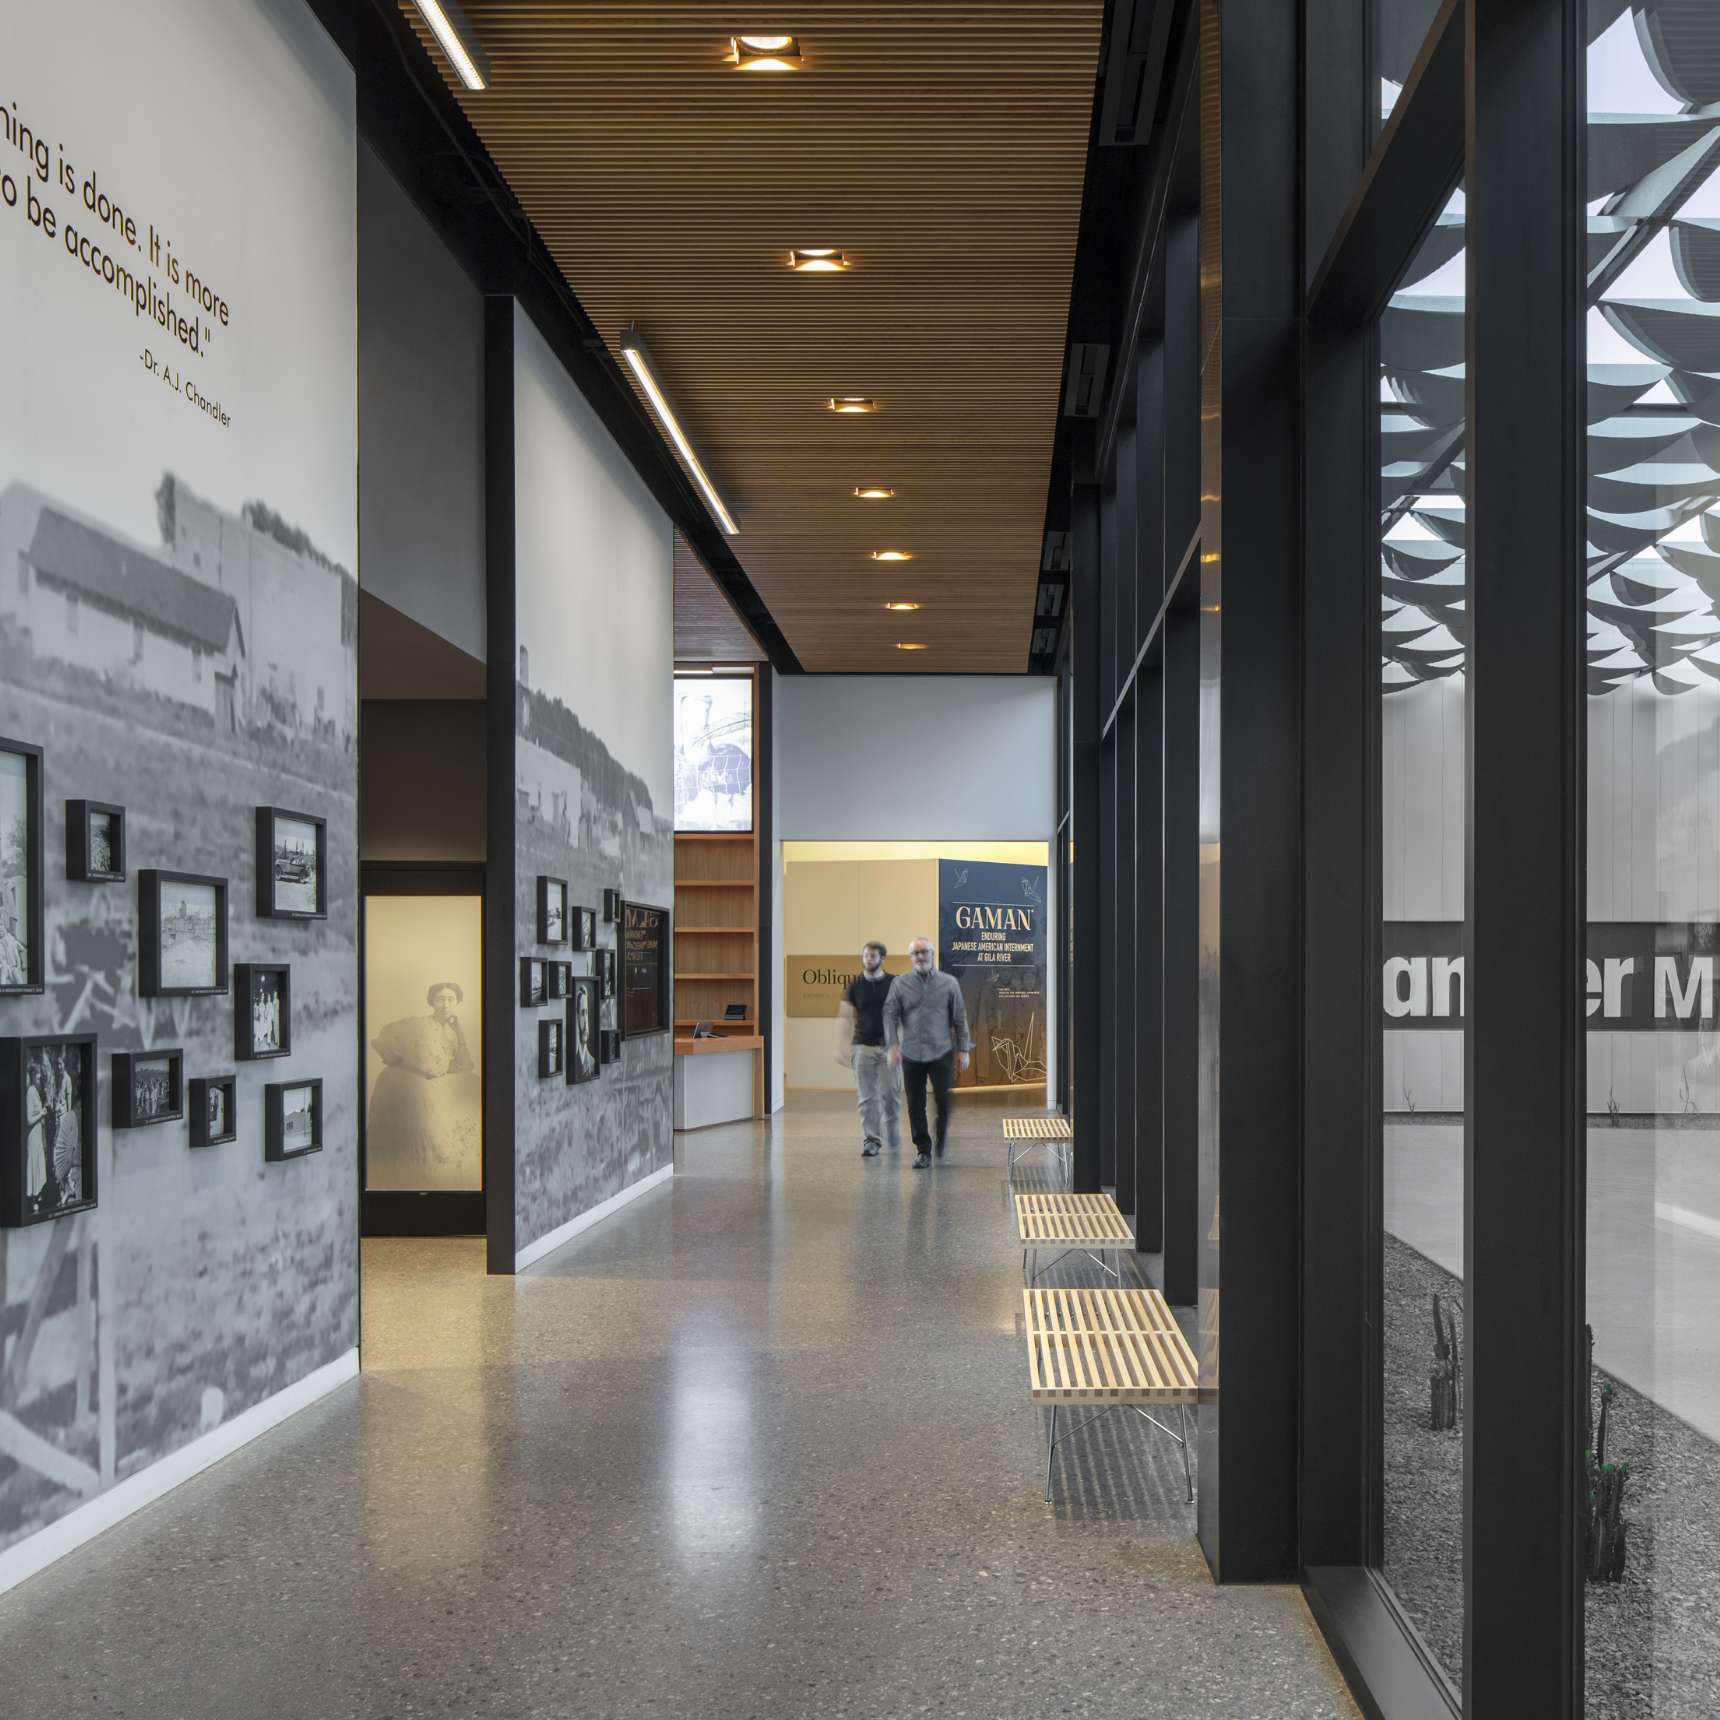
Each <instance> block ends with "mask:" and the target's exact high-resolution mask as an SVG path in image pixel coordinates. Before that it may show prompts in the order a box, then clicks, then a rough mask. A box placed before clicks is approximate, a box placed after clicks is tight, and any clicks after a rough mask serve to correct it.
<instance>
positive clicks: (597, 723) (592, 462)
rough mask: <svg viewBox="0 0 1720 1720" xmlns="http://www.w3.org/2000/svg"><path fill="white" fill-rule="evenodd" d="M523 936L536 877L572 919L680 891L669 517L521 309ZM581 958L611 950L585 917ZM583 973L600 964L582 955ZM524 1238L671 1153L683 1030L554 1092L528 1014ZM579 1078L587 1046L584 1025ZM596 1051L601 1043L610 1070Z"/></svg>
mask: <svg viewBox="0 0 1720 1720" xmlns="http://www.w3.org/2000/svg"><path fill="white" fill-rule="evenodd" d="M514 346H515V364H514V381H515V400H514V419H515V426H516V438H515V445H516V448H517V449H518V451H519V452H518V473H517V478H516V484H515V496H516V532H515V539H516V564H515V565H516V573H515V594H516V606H517V614H516V631H517V636H518V640H519V642H520V647H519V651H518V660H517V663H516V671H517V681H518V686H517V699H518V704H517V721H516V725H515V729H516V732H515V737H514V784H515V790H516V794H515V805H516V807H517V809H518V810H517V813H516V825H515V839H516V843H517V848H518V858H517V861H516V867H515V874H516V877H517V879H518V883H517V886H516V888H517V892H518V894H517V897H516V905H515V907H516V923H517V927H518V945H517V947H518V948H519V949H521V950H529V949H531V948H532V947H533V945H534V944H535V943H537V942H538V941H539V940H538V937H537V930H538V928H537V924H536V922H537V917H538V916H537V908H538V903H537V901H536V899H535V891H536V882H537V879H538V877H539V876H540V875H543V876H548V877H553V878H560V879H565V880H566V881H567V894H566V897H565V901H566V903H567V905H568V907H569V909H570V911H571V910H572V909H574V908H575V907H579V905H581V904H588V905H589V904H597V903H602V902H604V900H605V892H606V891H609V892H617V891H618V892H619V894H620V895H622V896H627V897H632V898H634V899H636V900H640V901H647V902H668V901H671V900H673V893H674V831H673V825H672V815H673V807H674V718H673V683H674V617H673V540H672V536H671V530H670V525H669V521H668V519H667V517H666V516H665V515H664V513H663V511H662V509H661V508H660V507H659V506H658V505H657V503H656V501H655V500H654V499H653V497H652V496H651V495H650V493H649V492H648V491H647V490H646V489H645V487H644V485H643V484H642V483H641V482H640V481H639V479H638V477H637V475H636V474H635V473H634V472H633V470H632V468H631V467H630V466H629V465H628V463H627V462H626V460H625V459H624V458H623V457H622V455H621V453H620V451H619V450H618V449H617V448H616V447H615V445H614V444H613V442H611V440H610V438H609V435H608V432H607V431H606V430H605V429H604V428H603V427H602V425H601V424H600V423H599V421H598V419H597V417H596V415H595V414H594V413H593V412H592V410H591V408H590V407H589V406H588V405H587V404H586V402H585V400H584V398H583V396H581V395H580V394H579V392H578V391H577V389H575V388H574V386H573V384H572V383H571V382H569V380H568V379H567V376H566V373H565V372H564V371H563V370H562V368H561V365H560V363H559V362H558V361H557V359H556V358H555V356H554V354H553V353H552V352H551V351H550V349H549V347H548V346H547V344H546V343H545V342H544V340H543V338H542V337H541V336H540V335H539V334H538V332H537V330H536V329H535V328H534V326H533V325H532V323H531V320H530V318H529V317H527V316H526V315H525V314H524V313H523V312H519V311H517V310H516V313H515V318H514ZM578 919H579V922H580V923H579V924H577V925H575V926H573V927H570V928H569V930H570V931H571V932H572V934H573V943H574V947H575V948H585V949H589V948H591V947H592V945H594V944H595V943H596V941H597V940H596V932H595V922H596V915H595V912H593V911H592V909H591V908H590V907H589V906H586V907H582V908H580V912H579V916H578ZM580 965H581V966H582V967H585V966H587V964H586V963H585V962H583V961H582V962H581V964H580ZM595 966H596V964H595V962H592V963H590V965H589V968H588V971H587V972H585V973H577V972H576V973H575V975H574V977H573V987H574V996H573V997H570V999H569V1000H568V1006H567V1018H568V1019H569V1021H570V1022H572V1023H574V1024H575V1026H577V1022H578V1009H579V1000H580V999H581V998H582V997H583V998H584V999H585V1007H586V1009H587V1010H588V1011H589V1012H592V1013H593V1014H594V1017H595V1018H594V1019H593V1022H592V1031H593V1034H594V1035H595V1034H596V1033H599V1032H601V1030H602V1028H603V1027H604V1026H614V1025H618V1024H617V1023H616V1022H615V1019H614V1016H615V1009H616V1004H615V1002H614V1001H613V1000H611V1001H610V1002H609V1003H604V1002H603V1001H602V1000H601V998H599V997H596V996H595V995H589V996H588V995H587V994H588V993H591V994H595V993H596V991H597V989H598V987H597V985H596V984H595V982H594V979H593V977H592V976H593V974H594V972H595ZM514 1019H515V1026H516V1035H517V1038H516V1043H515V1052H514V1063H515V1069H516V1071H517V1072H518V1079H517V1080H516V1084H515V1092H516V1113H517V1114H516V1117H515V1120H514V1128H515V1140H516V1155H517V1158H516V1165H515V1172H514V1191H515V1192H514V1201H515V1230H516V1246H517V1247H518V1248H521V1249H524V1248H527V1247H528V1246H529V1245H530V1244H531V1243H532V1242H534V1241H535V1240H536V1239H537V1238H539V1237H541V1236H544V1235H546V1234H547V1233H549V1232H551V1231H554V1230H555V1229H557V1228H558V1227H559V1226H561V1225H563V1224H565V1223H567V1222H568V1221H570V1220H572V1219H574V1218H577V1217H578V1216H579V1215H580V1214H581V1213H584V1212H588V1211H590V1210H591V1208H593V1207H595V1206H598V1205H600V1204H601V1203H602V1202H604V1201H606V1200H608V1199H610V1198H612V1197H613V1196H615V1195H617V1194H620V1193H621V1192H622V1191H623V1190H624V1189H626V1188H627V1187H629V1186H630V1185H631V1184H634V1183H637V1182H639V1181H640V1180H642V1179H643V1178H645V1177H647V1176H651V1175H653V1174H654V1173H656V1172H657V1171H659V1170H662V1169H663V1168H664V1167H666V1166H668V1165H669V1164H670V1163H671V1162H672V1152H673V1136H672V1127H673V1124H672V1118H673V1103H672V1085H673V1060H672V1045H671V1043H670V1036H669V1035H667V1034H664V1035H661V1036H659V1037H657V1038H652V1039H637V1040H634V1041H631V1042H629V1043H628V1044H627V1045H626V1046H625V1047H624V1048H623V1051H622V1056H621V1058H620V1060H619V1061H618V1062H617V1064H616V1065H615V1066H614V1067H613V1068H612V1069H611V1070H608V1071H605V1072H604V1078H603V1079H601V1080H582V1081H579V1082H577V1083H576V1084H573V1085H568V1084H566V1083H562V1082H540V1081H538V1080H537V1079H536V1074H537V1068H538V1044H537V1021H538V1018H537V1017H536V1016H533V1015H531V1014H529V1013H522V1012H519V1011H516V1012H515V1016H514ZM568 1037H569V1043H568V1045H567V1047H566V1050H565V1053H564V1055H565V1057H566V1059H567V1063H568V1067H569V1071H570V1073H571V1072H572V1070H573V1067H574V1065H575V1064H576V1063H577V1061H578V1059H579V1057H580V1056H581V1055H582V1052H581V1049H580V1047H579V1046H577V1045H576V1044H575V1043H574V1040H575V1037H576V1036H575V1035H574V1034H573V1033H570V1034H569V1036H568ZM597 1047H598V1041H597V1039H596V1038H595V1037H593V1038H592V1039H591V1040H590V1041H589V1043H588V1046H587V1048H586V1049H587V1051H588V1053H589V1056H590V1058H591V1062H592V1072H593V1073H594V1074H595V1073H596V1056H597Z"/></svg>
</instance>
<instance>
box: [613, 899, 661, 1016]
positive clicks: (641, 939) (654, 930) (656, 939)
mask: <svg viewBox="0 0 1720 1720" xmlns="http://www.w3.org/2000/svg"><path fill="white" fill-rule="evenodd" d="M621 1024H622V1032H623V1034H625V1035H627V1036H629V1037H631V1036H632V1035H635V1034H640V1033H661V1032H662V1031H663V1030H664V1029H665V1028H666V1027H668V1025H669V912H668V910H667V909H666V908H647V907H642V906H641V905H640V904H638V903H636V902H629V903H628V904H627V906H626V908H625V910H624V918H623V924H622V947H621Z"/></svg>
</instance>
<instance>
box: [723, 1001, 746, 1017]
mask: <svg viewBox="0 0 1720 1720" xmlns="http://www.w3.org/2000/svg"><path fill="white" fill-rule="evenodd" d="M746 1018H747V1006H746V1005H745V1004H744V1003H725V1004H724V1005H723V1020H724V1021H745V1020H746Z"/></svg>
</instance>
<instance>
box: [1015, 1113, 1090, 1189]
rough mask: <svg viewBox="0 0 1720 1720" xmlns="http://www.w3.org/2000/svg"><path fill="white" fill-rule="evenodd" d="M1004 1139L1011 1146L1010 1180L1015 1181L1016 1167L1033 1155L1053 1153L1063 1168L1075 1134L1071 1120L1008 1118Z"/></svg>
mask: <svg viewBox="0 0 1720 1720" xmlns="http://www.w3.org/2000/svg"><path fill="white" fill-rule="evenodd" d="M1003 1138H1004V1141H1005V1143H1006V1144H1007V1145H1008V1147H1009V1180H1010V1182H1011V1183H1013V1182H1014V1181H1015V1165H1016V1161H1017V1160H1018V1159H1024V1158H1026V1157H1027V1155H1028V1154H1029V1153H1049V1154H1050V1155H1051V1156H1052V1157H1053V1158H1054V1159H1055V1160H1056V1161H1057V1163H1058V1164H1059V1165H1060V1166H1063V1165H1064V1164H1065V1155H1066V1152H1067V1150H1068V1148H1067V1143H1068V1142H1070V1141H1072V1140H1074V1138H1075V1131H1074V1130H1073V1129H1072V1128H1070V1126H1069V1119H1068V1118H1067V1117H1005V1118H1004V1119H1003Z"/></svg>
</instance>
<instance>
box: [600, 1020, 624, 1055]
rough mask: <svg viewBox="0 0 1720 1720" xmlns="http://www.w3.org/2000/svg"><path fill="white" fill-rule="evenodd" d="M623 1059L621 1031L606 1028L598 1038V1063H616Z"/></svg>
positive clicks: (617, 1028)
mask: <svg viewBox="0 0 1720 1720" xmlns="http://www.w3.org/2000/svg"><path fill="white" fill-rule="evenodd" d="M620 1057H621V1029H620V1028H619V1027H606V1028H604V1029H603V1031H602V1032H601V1033H600V1034H598V1036H597V1061H598V1062H599V1063H615V1062H618V1061H619V1060H620Z"/></svg>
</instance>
